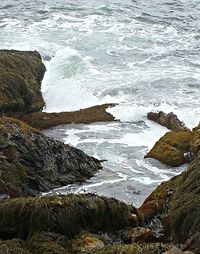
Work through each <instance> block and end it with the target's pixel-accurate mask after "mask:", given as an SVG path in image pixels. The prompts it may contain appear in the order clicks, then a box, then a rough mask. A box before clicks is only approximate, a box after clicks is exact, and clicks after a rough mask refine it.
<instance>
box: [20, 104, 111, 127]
mask: <svg viewBox="0 0 200 254" xmlns="http://www.w3.org/2000/svg"><path fill="white" fill-rule="evenodd" d="M114 106H115V104H103V105H97V106H93V107H90V108H85V109H81V110H78V111H74V112H61V113H46V112H36V113H32V114H28V115H23V116H21V120H23V121H24V122H26V123H27V124H29V125H31V126H33V127H36V128H39V129H48V128H51V127H53V126H57V125H62V124H71V123H85V124H88V123H94V122H110V121H114V117H113V116H112V115H111V114H110V113H108V112H106V109H107V108H109V107H114Z"/></svg>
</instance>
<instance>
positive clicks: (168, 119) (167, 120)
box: [147, 111, 190, 131]
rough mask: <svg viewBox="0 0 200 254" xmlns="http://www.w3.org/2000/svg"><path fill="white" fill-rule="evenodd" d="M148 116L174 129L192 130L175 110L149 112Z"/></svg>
mask: <svg viewBox="0 0 200 254" xmlns="http://www.w3.org/2000/svg"><path fill="white" fill-rule="evenodd" d="M147 118H148V119H149V120H152V121H154V122H156V123H158V124H160V125H162V126H165V127H167V128H168V129H170V130H172V131H190V130H189V129H188V128H187V127H186V126H185V124H184V123H183V122H181V121H180V120H179V119H178V117H177V115H175V114H174V113H173V112H170V113H169V114H166V113H164V112H163V111H159V112H158V113H155V112H149V113H148V114H147Z"/></svg>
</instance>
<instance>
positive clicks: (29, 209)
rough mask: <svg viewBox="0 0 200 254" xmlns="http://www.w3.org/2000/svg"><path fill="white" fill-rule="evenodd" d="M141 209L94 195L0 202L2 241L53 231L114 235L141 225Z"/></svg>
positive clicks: (71, 234)
mask: <svg viewBox="0 0 200 254" xmlns="http://www.w3.org/2000/svg"><path fill="white" fill-rule="evenodd" d="M141 224H142V218H141V216H140V214H139V212H138V210H137V209H136V208H135V207H133V206H131V205H126V204H125V203H123V202H120V201H118V200H116V199H114V198H106V197H99V196H96V195H94V194H87V195H75V194H69V195H66V196H47V197H37V198H32V197H29V198H28V197H26V198H16V199H7V200H3V201H1V202H0V238H3V239H5V240H7V239H10V238H11V237H12V238H13V237H20V238H21V239H26V238H27V237H28V236H29V235H30V234H31V235H32V234H34V233H37V232H43V231H44V232H53V233H56V234H62V235H64V236H66V237H68V238H69V239H71V238H73V237H74V236H75V235H76V234H78V233H80V231H81V230H86V231H89V232H94V233H95V232H96V233H98V232H114V231H116V230H120V229H122V228H127V227H136V226H141Z"/></svg>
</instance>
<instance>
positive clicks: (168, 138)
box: [145, 131, 194, 167]
mask: <svg viewBox="0 0 200 254" xmlns="http://www.w3.org/2000/svg"><path fill="white" fill-rule="evenodd" d="M193 135H194V134H193V133H192V132H188V131H177V132H175V131H172V132H167V133H166V134H165V135H164V136H163V137H161V138H160V139H159V141H158V142H156V144H155V145H154V147H153V148H152V149H151V150H150V152H148V153H147V155H146V156H145V158H154V159H157V160H159V161H161V162H162V163H164V164H166V165H169V166H172V167H177V166H180V165H182V164H184V163H187V162H189V161H190V160H191V158H190V155H189V153H190V142H191V141H192V138H193Z"/></svg>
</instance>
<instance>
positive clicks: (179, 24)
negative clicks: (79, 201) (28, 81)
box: [0, 0, 200, 206]
mask: <svg viewBox="0 0 200 254" xmlns="http://www.w3.org/2000/svg"><path fill="white" fill-rule="evenodd" d="M0 48H1V49H18V50H37V51H39V52H40V54H41V55H42V58H43V61H44V63H45V65H46V68H47V72H46V74H45V77H44V80H43V83H42V92H43V96H44V98H45V101H46V108H45V109H44V111H47V112H60V111H73V110H78V109H80V108H85V107H89V106H93V105H96V104H102V103H118V106H116V107H115V108H111V109H108V112H110V113H111V114H113V116H114V117H115V118H116V119H117V120H120V121H118V122H113V123H103V122H102V123H94V124H90V125H84V124H79V125H73V124H72V125H66V126H64V125H63V126H60V127H56V128H53V129H51V130H48V131H46V133H47V134H48V135H51V136H53V137H55V138H57V139H60V140H63V141H64V142H65V143H70V144H71V145H73V146H75V147H78V148H80V149H82V150H83V151H85V152H86V153H88V154H90V155H92V156H95V157H97V158H100V159H105V160H106V161H105V162H104V163H103V166H104V168H103V170H101V171H100V172H98V173H97V174H96V175H95V176H94V177H93V178H92V179H90V180H88V181H87V182H86V183H84V184H82V185H71V186H63V188H61V189H58V190H55V191H54V192H56V193H67V192H76V193H77V192H95V193H98V194H103V195H107V196H112V197H116V198H119V199H120V200H124V201H126V202H129V203H132V204H134V205H136V206H139V205H140V204H141V203H142V202H143V200H144V199H145V198H146V197H147V195H148V194H149V193H150V192H151V191H152V190H153V189H154V188H155V186H157V185H158V184H159V183H160V182H162V181H164V180H167V179H169V178H170V177H172V176H174V175H176V174H178V173H180V172H182V171H183V170H184V169H185V167H186V166H182V167H178V168H171V167H167V166H164V165H162V164H161V163H159V162H158V161H155V160H153V159H144V155H145V154H146V152H147V151H148V150H149V149H150V148H151V147H152V146H153V144H154V143H155V142H156V141H157V140H158V139H159V137H160V136H162V135H163V134H164V133H165V132H166V131H167V129H166V128H164V127H161V126H159V125H157V124H155V123H153V122H150V121H148V120H147V118H146V114H147V112H149V111H158V110H163V111H165V112H167V113H168V112H171V111H173V112H174V113H176V114H177V115H178V117H179V118H180V119H181V120H182V121H184V122H185V124H186V125H187V126H188V127H190V128H192V127H194V126H195V125H197V124H198V122H199V120H200V107H199V106H200V103H199V98H200V1H199V0H159V1H158V0H123V1H122V0H76V1H74V0H42V1H39V0H34V1H31V0H1V1H0Z"/></svg>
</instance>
